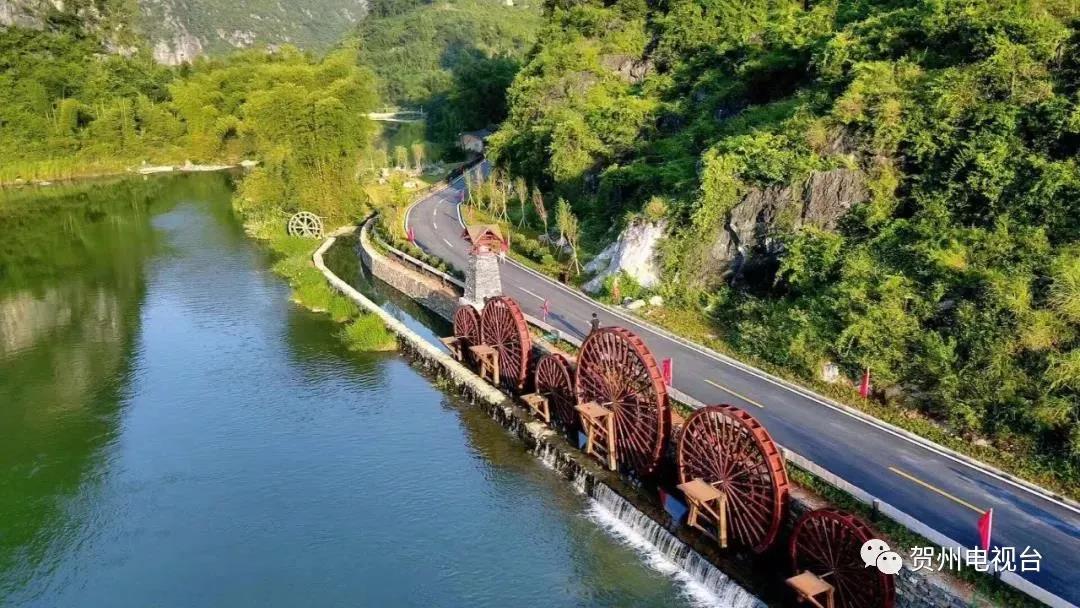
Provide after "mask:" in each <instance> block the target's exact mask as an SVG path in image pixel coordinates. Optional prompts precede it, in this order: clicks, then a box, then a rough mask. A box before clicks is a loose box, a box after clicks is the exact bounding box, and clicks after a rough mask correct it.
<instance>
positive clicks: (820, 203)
mask: <svg viewBox="0 0 1080 608" xmlns="http://www.w3.org/2000/svg"><path fill="white" fill-rule="evenodd" d="M868 198H869V193H868V192H867V190H866V184H865V183H863V175H862V173H860V172H858V171H852V170H851V169H833V170H832V171H817V172H814V173H813V174H812V175H811V176H810V179H808V180H806V184H805V185H804V187H803V210H802V223H803V224H810V225H813V226H816V227H818V228H825V229H826V230H832V229H834V228H836V223H837V222H838V221H839V220H840V218H841V217H843V216H844V215H845V214H846V213H847V212H848V210H850V209H851V207H852V206H853V205H855V204H857V203H862V202H865V201H866V200H867V199H868Z"/></svg>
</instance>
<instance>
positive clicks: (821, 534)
mask: <svg viewBox="0 0 1080 608" xmlns="http://www.w3.org/2000/svg"><path fill="white" fill-rule="evenodd" d="M871 538H874V533H873V531H872V530H870V527H869V526H867V525H866V524H865V523H864V522H863V521H862V520H861V519H859V518H858V517H855V516H854V515H852V514H850V513H846V512H844V511H841V510H839V509H832V508H828V509H817V510H816V511H810V512H809V513H806V514H805V515H803V516H802V517H800V518H799V520H798V521H797V522H795V528H794V530H792V532H791V541H790V546H789V549H790V551H791V563H792V567H794V568H795V573H796V574H799V573H802V572H806V571H807V570H809V571H810V572H813V573H814V574H816V575H818V576H820V577H821V578H822V579H823V580H824V581H825V582H827V583H829V584H830V585H832V586H833V587H834V588H835V589H836V606H837V608H892V607H893V603H894V601H895V598H896V591H895V588H894V583H893V577H892V576H891V575H888V574H884V573H882V572H879V571H878V569H877V568H874V567H864V564H863V561H862V557H861V556H860V554H859V551H860V549H862V546H863V543H865V542H866V541H868V540H870V539H871Z"/></svg>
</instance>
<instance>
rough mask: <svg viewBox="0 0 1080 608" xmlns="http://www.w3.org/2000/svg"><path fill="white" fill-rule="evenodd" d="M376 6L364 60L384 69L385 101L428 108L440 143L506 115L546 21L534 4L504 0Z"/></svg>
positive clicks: (365, 36)
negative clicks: (515, 81) (523, 62)
mask: <svg viewBox="0 0 1080 608" xmlns="http://www.w3.org/2000/svg"><path fill="white" fill-rule="evenodd" d="M371 10H372V14H373V16H374V17H375V18H372V19H368V20H366V21H365V22H364V23H363V25H362V26H361V28H360V38H361V52H360V57H361V62H362V63H363V64H364V65H369V66H371V67H372V69H374V70H375V72H376V74H378V76H379V78H380V93H381V96H382V99H383V100H384V102H386V103H388V104H396V105H401V106H408V107H421V106H422V107H423V108H424V109H425V110H427V111H428V112H429V113H430V119H429V124H430V125H431V129H430V131H431V133H430V134H429V138H430V139H432V140H435V141H439V142H442V143H447V142H450V141H451V140H452V139H453V138H454V136H455V135H456V134H457V133H458V132H460V131H466V130H472V129H479V128H482V127H484V126H487V125H488V124H493V123H496V122H499V121H501V120H502V119H503V118H504V117H505V115H506V106H505V103H504V102H503V99H504V96H505V90H506V87H507V86H508V85H509V83H510V81H511V79H512V78H513V75H514V73H515V72H516V71H517V68H518V61H519V60H520V59H521V58H522V57H524V55H525V52H526V51H527V50H528V49H529V48H530V47H531V45H532V43H533V41H534V40H535V39H536V32H537V31H538V30H539V28H540V25H541V23H542V19H541V16H540V13H539V10H537V8H536V7H530V6H528V5H522V6H505V5H503V3H502V2H499V1H498V0H455V1H454V2H399V1H398V0H391V1H387V2H382V3H375V4H374V5H372V8H371Z"/></svg>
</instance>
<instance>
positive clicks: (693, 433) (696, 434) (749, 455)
mask: <svg viewBox="0 0 1080 608" xmlns="http://www.w3.org/2000/svg"><path fill="white" fill-rule="evenodd" d="M676 462H677V465H678V470H679V488H680V489H681V490H683V493H684V494H685V495H686V498H687V501H688V502H689V503H690V507H691V513H690V517H689V518H688V523H689V524H690V525H692V526H695V527H697V528H698V529H699V530H701V531H702V532H704V533H706V534H708V535H709V536H712V537H713V538H714V539H715V540H716V541H717V542H719V543H720V546H721V547H723V548H726V546H727V539H728V538H729V537H730V538H732V539H733V540H735V541H736V542H737V543H739V544H740V545H742V546H745V547H749V548H750V549H751V550H753V551H754V552H755V553H761V552H762V551H764V550H766V549H768V548H769V546H771V545H772V544H773V542H775V541H776V537H777V535H778V534H779V532H780V528H781V526H782V524H783V519H784V509H785V508H786V506H787V498H788V488H789V484H788V475H787V468H786V465H785V463H784V456H783V454H782V453H781V452H780V448H779V447H778V446H777V445H776V443H775V442H774V441H773V440H772V437H771V436H770V435H769V433H768V431H766V430H765V427H763V426H762V425H761V423H760V422H758V421H757V419H756V418H754V417H753V416H751V415H750V414H748V413H747V412H745V411H743V410H741V409H739V408H737V407H735V406H732V405H709V406H706V407H703V408H701V409H698V410H697V411H695V412H694V413H693V414H691V415H690V417H689V418H687V419H686V422H685V423H684V424H683V426H682V431H681V432H680V433H679V439H678V446H677V448H676ZM702 512H704V514H705V515H707V519H708V521H707V525H701V524H700V523H698V521H697V519H698V518H697V517H696V516H698V515H699V513H702Z"/></svg>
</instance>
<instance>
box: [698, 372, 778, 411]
mask: <svg viewBox="0 0 1080 608" xmlns="http://www.w3.org/2000/svg"><path fill="white" fill-rule="evenodd" d="M705 382H708V383H709V384H711V385H713V386H715V387H716V388H718V389H720V390H722V391H724V392H725V393H731V394H732V395H735V396H736V397H738V398H739V399H742V400H743V401H745V402H747V403H749V404H750V405H756V406H757V407H760V408H761V409H765V406H764V405H761V404H760V403H758V402H757V401H754V400H753V399H751V398H749V397H746V396H744V395H740V394H739V393H736V392H735V391H733V390H731V389H730V388H728V387H726V386H723V385H721V384H717V383H715V382H713V381H712V380H709V379H708V378H705Z"/></svg>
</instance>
